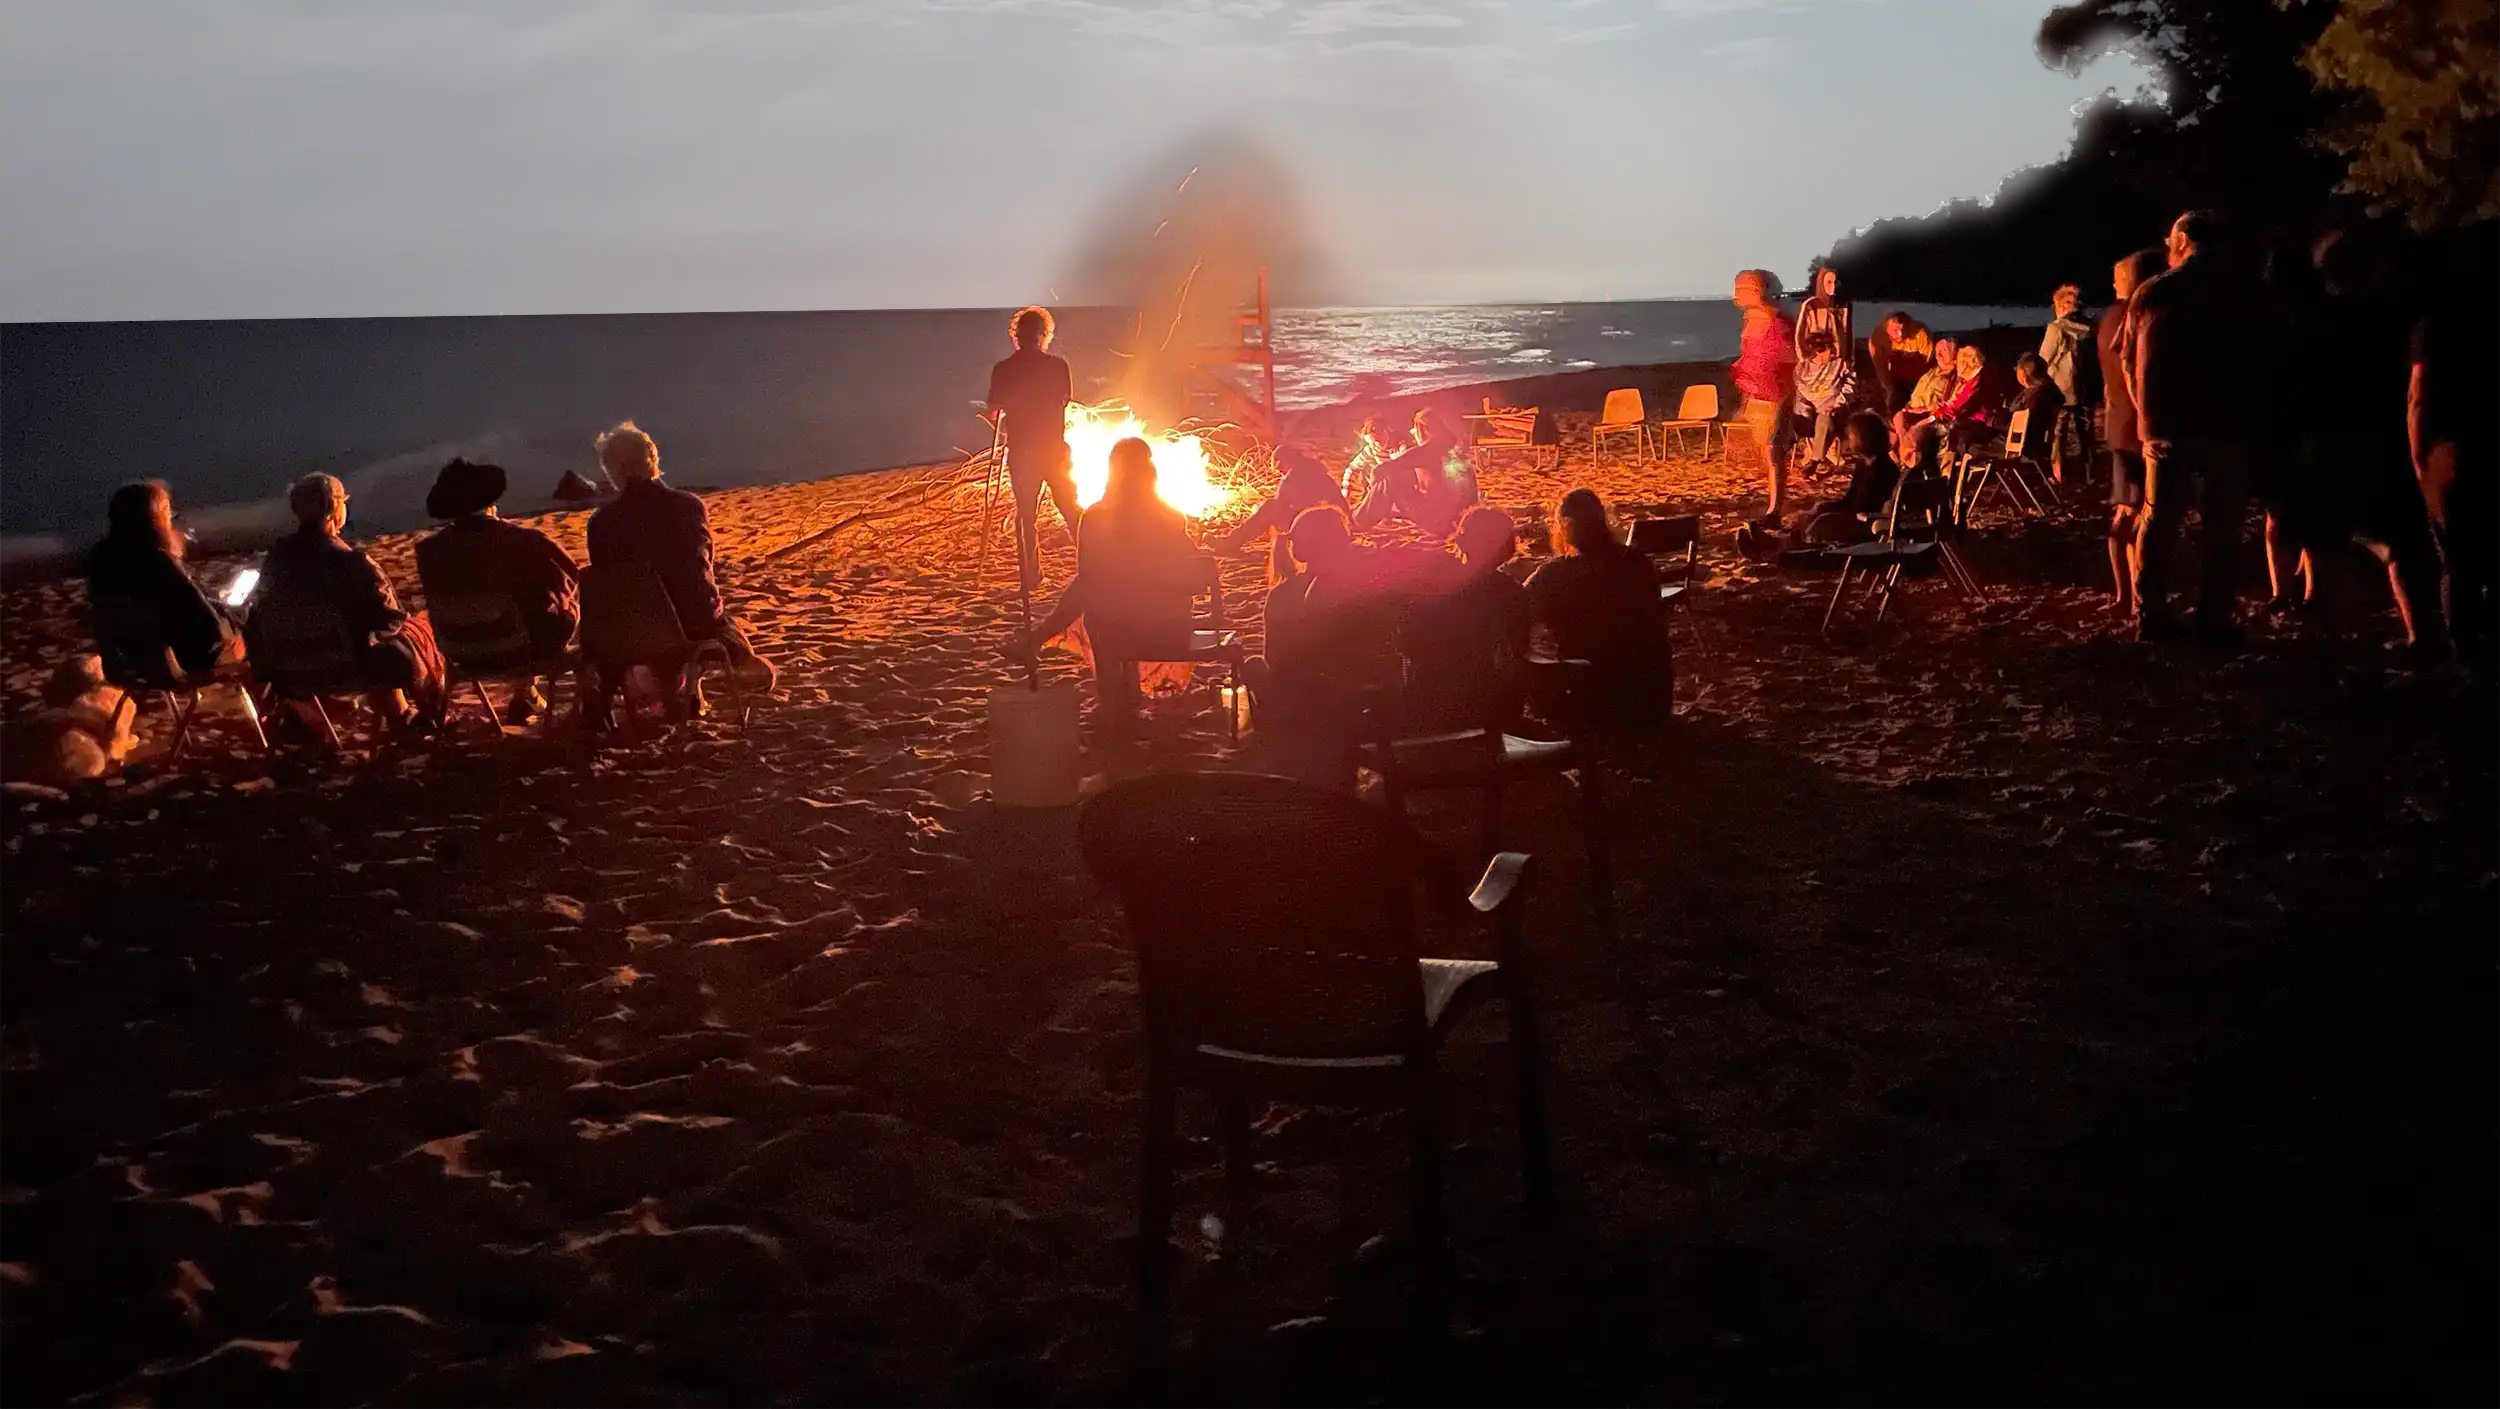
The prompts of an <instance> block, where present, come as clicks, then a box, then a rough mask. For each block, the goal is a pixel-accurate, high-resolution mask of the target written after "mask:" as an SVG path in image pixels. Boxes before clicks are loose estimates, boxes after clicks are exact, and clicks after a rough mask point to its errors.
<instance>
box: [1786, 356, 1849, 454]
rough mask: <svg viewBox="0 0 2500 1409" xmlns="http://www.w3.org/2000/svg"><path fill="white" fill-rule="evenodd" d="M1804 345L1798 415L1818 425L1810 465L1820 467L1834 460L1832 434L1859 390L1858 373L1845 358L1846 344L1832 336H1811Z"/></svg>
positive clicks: (1809, 450) (1810, 449) (1808, 449)
mask: <svg viewBox="0 0 2500 1409" xmlns="http://www.w3.org/2000/svg"><path fill="white" fill-rule="evenodd" d="M1803 342H1804V347H1805V360H1803V361H1801V362H1799V363H1798V364H1797V414H1798V415H1799V416H1801V417H1805V418H1808V419H1811V420H1812V421H1813V423H1814V434H1813V437H1812V439H1811V440H1809V441H1808V442H1807V445H1806V463H1807V464H1809V465H1819V464H1822V463H1823V462H1824V461H1826V460H1828V459H1829V458H1831V450H1832V441H1833V438H1834V437H1833V435H1832V432H1833V431H1835V430H1837V429H1839V423H1840V417H1841V413H1842V411H1843V410H1844V409H1845V408H1846V407H1847V406H1848V404H1849V398H1850V397H1851V396H1852V395H1854V394H1855V393H1856V391H1857V373H1856V372H1855V371H1854V370H1852V369H1851V367H1850V365H1849V359H1848V358H1847V357H1844V356H1842V355H1841V353H1842V346H1843V345H1842V344H1840V343H1837V342H1834V341H1833V340H1832V337H1831V334H1829V333H1808V334H1806V335H1805V337H1804V339H1803Z"/></svg>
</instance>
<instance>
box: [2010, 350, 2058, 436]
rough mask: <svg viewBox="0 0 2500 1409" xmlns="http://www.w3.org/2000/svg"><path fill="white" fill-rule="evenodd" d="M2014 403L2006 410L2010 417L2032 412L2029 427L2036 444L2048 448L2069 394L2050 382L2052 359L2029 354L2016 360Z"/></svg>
mask: <svg viewBox="0 0 2500 1409" xmlns="http://www.w3.org/2000/svg"><path fill="white" fill-rule="evenodd" d="M2014 385H2015V388H2016V390H2015V392H2014V402H2013V404H2012V405H2011V406H2008V407H2006V408H2005V409H2006V414H2007V416H2008V417H2009V420H2008V422H2007V424H2009V425H2010V424H2012V421H2011V420H2010V417H2011V416H2012V415H2013V413H2014V412H2016V411H2028V412H2030V413H2031V419H2030V420H2029V421H2028V422H2026V423H2025V426H2026V434H2027V435H2028V436H2029V438H2030V439H2031V441H2032V443H2034V444H2038V445H2046V444H2048V443H2049V437H2050V436H2051V435H2052V434H2053V433H2054V432H2055V429H2056V426H2057V416H2058V413H2059V412H2061V411H2063V410H2065V409H2066V394H2065V393H2064V392H2062V391H2060V390H2058V387H2057V383H2056V382H2054V381H2052V380H2050V378H2049V364H2048V359H2046V358H2044V357H2042V356H2041V355H2040V354H2039V353H2036V352H2026V353H2024V354H2023V355H2022V356H2020V357H2017V358H2015V359H2014Z"/></svg>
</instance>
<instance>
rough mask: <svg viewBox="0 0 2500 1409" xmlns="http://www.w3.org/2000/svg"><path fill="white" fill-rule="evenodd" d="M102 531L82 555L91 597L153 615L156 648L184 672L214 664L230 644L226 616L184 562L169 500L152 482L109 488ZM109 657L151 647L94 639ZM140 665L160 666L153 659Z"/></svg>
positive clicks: (147, 644) (231, 631)
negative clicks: (167, 650)
mask: <svg viewBox="0 0 2500 1409" xmlns="http://www.w3.org/2000/svg"><path fill="white" fill-rule="evenodd" d="M105 519H106V525H107V527H106V533H105V536H104V538H103V540H102V541H100V542H98V543H97V544H96V546H95V548H94V550H93V551H92V552H90V553H89V554H88V555H87V562H86V570H87V593H88V596H89V599H90V600H95V599H99V598H115V599H119V600H120V601H124V602H128V603H132V604H134V605H136V606H139V607H141V608H144V609H145V610H147V611H149V612H151V613H153V614H154V616H155V618H156V627H157V631H158V633H159V635H160V636H161V638H162V640H161V644H162V645H163V646H165V647H168V648H170V649H171V650H172V651H173V653H174V659H175V661H176V662H178V663H179V664H180V665H181V667H182V669H183V671H184V672H185V673H186V674H187V673H192V672H197V671H203V670H208V669H211V668H212V667H214V666H215V665H216V664H217V662H218V658H219V657H220V656H221V655H222V654H224V652H225V651H226V649H227V644H228V642H229V641H230V640H231V639H232V636H233V629H232V627H231V626H229V625H228V623H227V621H226V618H225V615H224V613H222V612H220V611H219V610H218V609H217V606H216V604H215V603H213V602H211V601H209V599H208V595H207V594H206V593H204V592H202V591H201V590H200V587H199V584H198V583H196V582H194V581H192V579H191V573H190V571H189V569H187V568H185V567H184V566H183V563H182V558H183V541H182V535H181V534H180V533H178V532H176V531H175V529H174V524H173V498H172V496H171V495H169V494H168V493H166V491H165V486H163V485H162V484H158V483H156V482H155V481H152V480H151V481H148V482H145V483H141V484H127V485H124V486H122V487H121V488H120V489H118V490H116V491H114V493H113V497H112V499H111V500H110V501H109V502H108V504H107V506H106V511H105ZM96 644H97V646H98V648H99V649H100V650H101V651H102V652H103V653H105V654H107V655H117V654H118V653H119V652H121V651H122V650H125V649H137V650H140V651H143V652H144V651H147V650H150V649H152V648H153V646H155V645H156V644H160V643H151V642H139V641H129V642H124V641H110V642H108V641H98V642H97V643H96ZM141 664H142V667H143V668H151V672H150V673H151V674H152V673H153V669H161V667H157V666H156V664H155V662H154V661H152V660H151V661H145V662H142V663H141Z"/></svg>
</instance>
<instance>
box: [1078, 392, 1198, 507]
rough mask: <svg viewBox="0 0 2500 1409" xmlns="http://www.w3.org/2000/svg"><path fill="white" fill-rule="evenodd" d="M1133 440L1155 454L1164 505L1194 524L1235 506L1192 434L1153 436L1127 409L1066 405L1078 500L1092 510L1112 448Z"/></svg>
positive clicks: (1106, 479) (1105, 478) (1104, 479)
mask: <svg viewBox="0 0 2500 1409" xmlns="http://www.w3.org/2000/svg"><path fill="white" fill-rule="evenodd" d="M1130 436H1135V437H1137V438H1138V439H1140V440H1142V441H1144V442H1146V444H1147V445H1148V446H1150V447H1152V449H1153V450H1154V461H1155V493H1156V494H1157V495H1159V496H1161V498H1162V500H1163V502H1164V503H1166V504H1169V505H1171V506H1172V507H1173V508H1175V509H1178V510H1180V511H1181V512H1182V513H1184V514H1187V515H1188V516H1189V517H1191V518H1193V519H1202V518H1205V517H1206V516H1207V515H1208V514H1210V513H1212V512H1214V511H1215V510H1217V509H1220V508H1222V507H1224V505H1225V504H1226V503H1228V502H1230V501H1231V499H1232V497H1233V491H1232V490H1231V489H1230V488H1228V487H1227V486H1224V485H1220V484H1217V483H1216V482H1215V481H1214V480H1213V479H1211V478H1209V476H1208V473H1207V451H1206V447H1205V446H1204V445H1203V444H1201V443H1200V442H1199V439H1198V437H1196V436H1194V435H1180V434H1173V433H1165V434H1161V435H1158V434H1155V433H1153V432H1151V431H1148V430H1147V429H1146V427H1145V426H1144V424H1142V423H1141V422H1139V421H1138V419H1137V416H1136V413H1134V412H1132V411H1129V410H1128V409H1126V408H1125V407H1113V406H1106V407H1102V408H1099V409H1097V408H1095V407H1092V406H1084V405H1079V404H1078V403H1076V402H1073V401H1072V402H1069V403H1068V455H1069V461H1070V463H1069V471H1070V474H1071V475H1072V476H1073V477H1074V478H1075V480H1076V500H1077V502H1078V503H1080V504H1083V505H1085V506H1086V507H1088V508H1091V507H1093V504H1094V502H1095V501H1096V500H1098V499H1100V498H1102V491H1103V487H1104V485H1106V484H1107V483H1108V482H1109V481H1110V479H1111V447H1112V446H1114V445H1117V444H1119V443H1120V442H1121V441H1123V440H1126V439H1128V438H1129V437H1130Z"/></svg>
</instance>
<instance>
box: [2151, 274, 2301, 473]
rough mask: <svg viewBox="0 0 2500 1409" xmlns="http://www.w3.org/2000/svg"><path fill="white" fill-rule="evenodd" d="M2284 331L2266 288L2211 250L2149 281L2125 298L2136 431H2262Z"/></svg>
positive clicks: (2155, 435)
mask: <svg viewBox="0 0 2500 1409" xmlns="http://www.w3.org/2000/svg"><path fill="white" fill-rule="evenodd" d="M2278 331H2279V330H2278V329H2277V328H2276V327H2275V323H2274V319H2273V317H2272V314H2271V310H2270V305H2269V304H2268V303H2267V301H2266V298H2265V293H2264V290H2263V289H2261V288H2260V287H2259V286H2258V284H2257V283H2256V281H2254V280H2252V279H2247V278H2244V277H2242V276H2241V275H2240V274H2239V273H2238V271H2236V270H2233V269H2231V268H2230V267H2228V266H2227V265H2225V264H2223V263H2222V262H2221V261H2220V260H2218V259H2216V258H2215V257H2214V256H2211V255H2201V254H2200V255H2197V256H2195V257H2193V258H2191V259H2189V260H2188V262H2187V263H2185V264H2182V265H2180V266H2179V267H2178V268H2176V269H2173V270H2171V271H2170V272H2169V273H2167V274H2164V275H2162V276H2160V277H2159V278H2156V279H2152V280H2150V281H2148V282H2146V284H2145V285H2144V287H2142V288H2140V289H2137V290H2136V291H2135V297H2134V298H2133V299H2132V300H2131V301H2130V302H2129V303H2128V305H2127V349H2128V359H2129V360H2130V361H2131V362H2132V363H2133V365H2134V367H2135V410H2136V433H2137V434H2138V435H2139V436H2141V437H2142V438H2143V439H2145V440H2147V441H2153V440H2178V439H2186V438H2196V437H2205V436H2227V437H2234V438H2239V439H2255V438H2256V436H2257V435H2258V433H2259V431H2260V429H2261V420H2262V416H2261V412H2260V408H2261V407H2262V406H2264V405H2265V404H2266V401H2265V399H2266V397H2267V395H2268V394H2269V389H2270V388H2271V387H2272V386H2273V385H2274V384H2275V382H2274V377H2273V375H2272V366H2273V360H2274V358H2275V356H2276V355H2277V351H2278V345H2279V343H2280V341H2281V339H2280V337H2279V336H2278Z"/></svg>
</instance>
